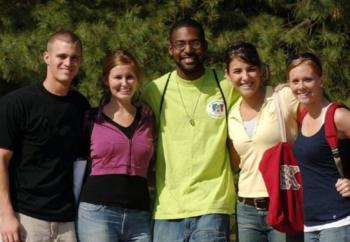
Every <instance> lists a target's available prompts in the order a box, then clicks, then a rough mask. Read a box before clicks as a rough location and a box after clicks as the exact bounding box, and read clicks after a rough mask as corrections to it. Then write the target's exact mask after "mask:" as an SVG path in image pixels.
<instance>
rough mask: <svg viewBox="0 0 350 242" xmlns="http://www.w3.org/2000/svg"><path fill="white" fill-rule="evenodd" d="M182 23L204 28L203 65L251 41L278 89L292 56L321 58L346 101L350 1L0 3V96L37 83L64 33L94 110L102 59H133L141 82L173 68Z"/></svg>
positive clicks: (336, 95) (220, 61) (329, 86)
mask: <svg viewBox="0 0 350 242" xmlns="http://www.w3.org/2000/svg"><path fill="white" fill-rule="evenodd" d="M183 17H192V18H194V19H196V20H198V21H199V22H201V23H202V24H203V26H204V28H205V31H206V35H207V39H208V42H209V55H208V59H207V62H208V65H209V66H221V67H223V66H224V58H223V57H224V50H225V48H226V47H227V46H228V45H229V43H230V42H232V41H237V40H245V41H249V42H251V43H253V44H255V45H256V46H257V47H258V50H259V52H260V54H261V56H262V59H263V60H264V61H265V62H266V63H267V64H268V65H269V67H270V71H271V74H272V76H271V82H272V84H276V83H278V82H284V81H285V80H286V74H285V59H286V57H287V56H288V55H289V54H290V53H294V52H298V51H312V52H315V53H316V54H317V55H319V56H320V58H321V59H322V62H323V66H324V70H325V77H326V78H325V80H326V83H325V86H326V90H327V91H328V93H329V94H330V96H331V97H332V98H333V99H335V100H342V101H344V102H345V103H348V104H349V103H350V95H349V92H350V89H349V86H350V49H349V44H350V42H349V34H350V1H348V0H297V1H288V0H202V1H198V0H180V1H170V0H148V1H145V0H137V1H136V0H118V1H111V0H94V1H93V0H74V1H69V0H50V1H43V0H41V1H40V0H14V1H6V0H0V57H1V58H0V95H3V94H5V93H7V92H8V91H10V90H13V89H15V88H18V87H20V86H23V85H27V84H29V83H35V82H38V81H41V80H43V78H44V77H45V65H44V62H43V60H42V52H43V51H44V50H45V46H46V41H47V37H48V36H49V35H50V34H51V33H53V32H55V31H57V30H60V29H69V30H72V31H74V32H76V33H77V34H78V35H79V36H80V37H81V39H82V41H83V45H84V50H83V53H84V62H83V65H82V69H81V72H80V74H79V76H78V77H77V81H76V87H77V88H78V89H79V90H80V91H81V92H82V93H83V94H84V95H86V96H87V97H88V98H89V100H90V102H91V103H92V104H93V105H96V104H97V103H98V101H99V99H100V96H101V83H100V76H101V69H102V68H101V66H102V63H101V61H102V59H103V58H104V56H105V55H106V53H108V52H110V51H113V50H115V49H117V48H126V49H128V50H130V51H131V52H132V53H134V54H135V55H136V57H137V59H138V60H139V62H140V63H141V66H142V67H143V72H144V76H143V80H144V81H149V80H151V79H153V78H155V77H157V76H159V75H161V74H163V73H165V72H167V71H169V70H170V69H172V68H174V65H173V63H172V61H171V59H170V58H169V57H168V53H167V44H168V31H169V27H170V26H171V25H172V24H173V23H174V21H176V20H178V19H180V18H183Z"/></svg>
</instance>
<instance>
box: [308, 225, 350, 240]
mask: <svg viewBox="0 0 350 242" xmlns="http://www.w3.org/2000/svg"><path fill="white" fill-rule="evenodd" d="M304 241H305V242H331V241H336V242H350V225H346V226H342V227H338V228H330V229H324V230H321V231H315V232H305V233H304Z"/></svg>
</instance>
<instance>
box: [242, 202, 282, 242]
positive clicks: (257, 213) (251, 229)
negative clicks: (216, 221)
mask: <svg viewBox="0 0 350 242" xmlns="http://www.w3.org/2000/svg"><path fill="white" fill-rule="evenodd" d="M266 216H267V210H257V209H256V208H255V207H254V206H251V205H247V204H244V203H242V202H238V204H237V224H238V238H239V242H253V241H254V242H284V241H286V234H284V233H281V232H279V231H277V230H275V229H273V228H272V227H271V226H270V225H269V224H268V223H267V221H266Z"/></svg>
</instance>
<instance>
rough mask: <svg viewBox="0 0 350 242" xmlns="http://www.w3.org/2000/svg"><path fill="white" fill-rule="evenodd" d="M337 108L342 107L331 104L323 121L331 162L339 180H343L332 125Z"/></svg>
mask: <svg viewBox="0 0 350 242" xmlns="http://www.w3.org/2000/svg"><path fill="white" fill-rule="evenodd" d="M339 107H343V106H342V105H341V104H339V103H331V104H330V105H329V106H328V108H327V111H326V116H325V121H324V131H325V136H326V139H327V143H328V145H329V146H330V148H331V151H332V155H333V160H334V163H335V165H336V167H337V170H338V172H339V175H340V177H341V178H344V177H345V175H344V168H343V165H342V161H341V158H340V154H339V149H338V137H337V128H336V127H335V123H334V113H335V110H336V109H337V108H339Z"/></svg>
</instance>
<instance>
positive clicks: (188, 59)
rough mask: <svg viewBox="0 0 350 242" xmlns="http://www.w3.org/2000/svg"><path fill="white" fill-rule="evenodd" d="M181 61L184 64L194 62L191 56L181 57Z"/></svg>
mask: <svg viewBox="0 0 350 242" xmlns="http://www.w3.org/2000/svg"><path fill="white" fill-rule="evenodd" d="M183 61H184V62H185V63H186V64H191V63H193V62H194V58H192V57H186V58H183Z"/></svg>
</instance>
